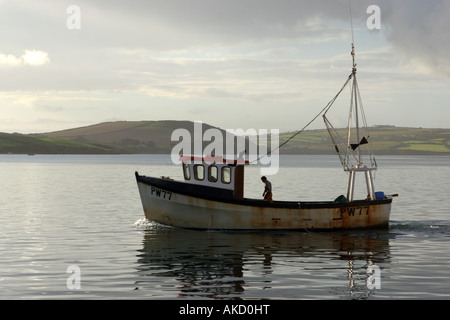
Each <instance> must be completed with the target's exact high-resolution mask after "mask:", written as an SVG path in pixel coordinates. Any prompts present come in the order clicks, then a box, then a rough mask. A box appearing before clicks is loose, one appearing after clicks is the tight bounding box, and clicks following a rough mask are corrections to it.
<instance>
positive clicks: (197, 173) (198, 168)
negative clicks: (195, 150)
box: [194, 164, 205, 180]
mask: <svg viewBox="0 0 450 320" xmlns="http://www.w3.org/2000/svg"><path fill="white" fill-rule="evenodd" d="M194 178H195V179H196V180H203V179H205V167H204V166H203V165H202V164H196V165H195V166H194Z"/></svg>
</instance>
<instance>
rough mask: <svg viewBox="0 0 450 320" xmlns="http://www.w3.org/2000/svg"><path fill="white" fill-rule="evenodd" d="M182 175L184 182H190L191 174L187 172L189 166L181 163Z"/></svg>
mask: <svg viewBox="0 0 450 320" xmlns="http://www.w3.org/2000/svg"><path fill="white" fill-rule="evenodd" d="M183 174H184V179H185V180H191V172H190V171H189V165H188V164H186V163H183Z"/></svg>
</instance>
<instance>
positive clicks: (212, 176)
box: [208, 166, 219, 182]
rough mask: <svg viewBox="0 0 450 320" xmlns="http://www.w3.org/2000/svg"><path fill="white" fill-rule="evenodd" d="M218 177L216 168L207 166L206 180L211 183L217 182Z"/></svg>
mask: <svg viewBox="0 0 450 320" xmlns="http://www.w3.org/2000/svg"><path fill="white" fill-rule="evenodd" d="M218 175H219V170H218V169H217V167H216V166H209V167H208V180H209V181H211V182H217V178H218Z"/></svg>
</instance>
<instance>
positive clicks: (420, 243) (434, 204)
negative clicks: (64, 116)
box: [0, 155, 450, 300]
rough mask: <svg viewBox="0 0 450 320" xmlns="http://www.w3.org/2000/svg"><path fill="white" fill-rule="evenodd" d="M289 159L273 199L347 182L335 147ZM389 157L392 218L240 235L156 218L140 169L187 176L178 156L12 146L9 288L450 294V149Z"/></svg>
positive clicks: (171, 294) (333, 193) (167, 295)
mask: <svg viewBox="0 0 450 320" xmlns="http://www.w3.org/2000/svg"><path fill="white" fill-rule="evenodd" d="M281 160H282V161H281V169H280V171H279V173H278V174H277V175H275V176H272V177H270V180H271V181H272V184H273V187H274V198H276V199H283V200H292V199H301V200H332V199H334V198H336V197H337V196H338V195H340V194H345V192H346V184H347V176H346V174H345V173H344V172H343V171H342V169H341V168H340V167H339V163H338V161H337V158H336V157H332V156H288V157H283V158H282V159H281ZM378 164H379V167H380V169H379V171H378V172H377V173H376V176H375V186H376V189H377V190H382V191H384V192H386V193H398V194H399V195H400V196H399V197H398V198H394V203H393V207H392V214H391V226H390V228H389V229H388V230H370V231H351V232H320V233H309V232H267V233H257V232H247V233H246V232H239V233H232V232H204V231H189V230H180V229H175V228H168V227H164V226H161V225H157V224H154V223H152V222H150V221H146V220H145V219H144V218H143V217H144V214H143V210H142V206H141V203H140V199H139V195H138V190H137V186H136V182H135V180H134V171H135V170H137V171H139V173H141V174H146V175H154V176H160V175H164V176H171V177H173V178H181V170H180V168H179V167H177V166H174V165H172V164H171V162H170V158H169V156H151V155H114V156H110V155H108V156H74V155H35V156H26V155H0V177H1V180H2V187H1V189H0V203H1V205H0V210H1V211H0V217H1V224H0V230H1V232H0V250H1V263H0V299H177V300H179V299H186V300H187V299H199V298H201V299H449V298H450V273H449V272H448V270H449V269H450V219H449V217H450V216H449V215H450V200H449V198H450V197H449V193H448V191H449V189H450V188H449V186H450V182H449V177H450V158H448V157H406V156H405V157H401V156H395V157H394V156H391V157H387V156H385V157H378ZM247 169H248V170H247V171H246V179H247V182H246V196H247V197H256V198H258V197H260V195H261V193H262V183H261V181H260V180H259V168H258V167H250V168H247ZM360 186H361V189H362V190H363V191H362V192H361V197H363V196H364V194H365V191H364V189H365V185H364V183H363V182H361V183H360ZM68 268H69V269H68ZM370 268H372V270H375V271H371V272H370V273H369V270H370ZM78 285H79V286H78Z"/></svg>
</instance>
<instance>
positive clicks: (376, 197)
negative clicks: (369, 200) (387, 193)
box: [375, 191, 384, 200]
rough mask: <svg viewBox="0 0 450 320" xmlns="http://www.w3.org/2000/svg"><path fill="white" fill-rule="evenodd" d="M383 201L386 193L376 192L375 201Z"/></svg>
mask: <svg viewBox="0 0 450 320" xmlns="http://www.w3.org/2000/svg"><path fill="white" fill-rule="evenodd" d="M383 199H384V192H383V191H378V192H375V200H383Z"/></svg>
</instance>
